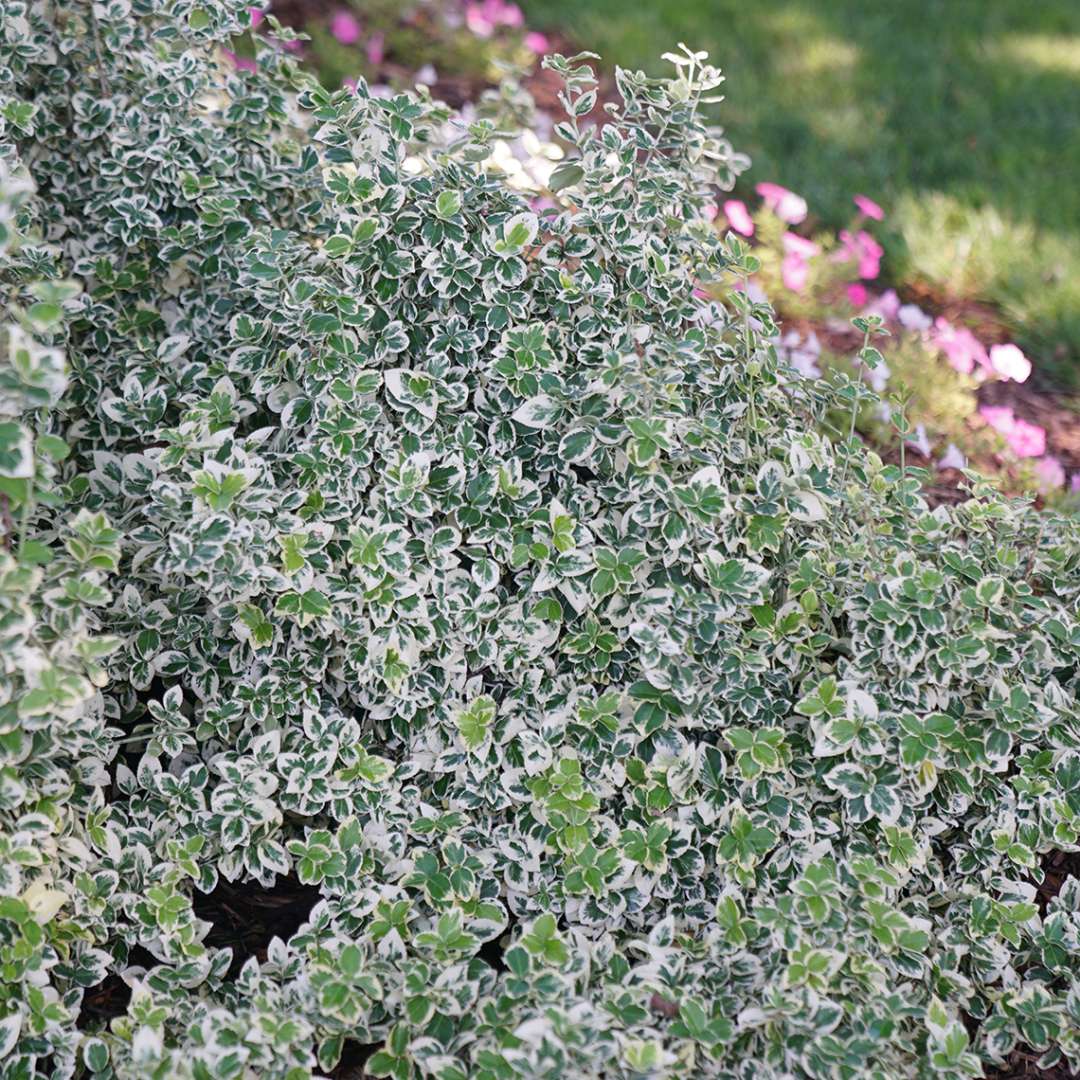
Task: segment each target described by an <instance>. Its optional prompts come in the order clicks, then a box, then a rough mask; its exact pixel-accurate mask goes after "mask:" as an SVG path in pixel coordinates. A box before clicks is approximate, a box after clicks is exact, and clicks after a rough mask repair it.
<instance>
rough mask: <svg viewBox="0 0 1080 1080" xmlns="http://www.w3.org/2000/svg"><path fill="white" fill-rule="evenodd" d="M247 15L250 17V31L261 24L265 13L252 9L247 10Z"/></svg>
mask: <svg viewBox="0 0 1080 1080" xmlns="http://www.w3.org/2000/svg"><path fill="white" fill-rule="evenodd" d="M248 14H249V15H251V26H252V29H254V28H255V27H256V26H258V25H259V23H261V22H262V20H263V15H264V14H265V12H264V11H263V9H262V8H257V7H253V8H248Z"/></svg>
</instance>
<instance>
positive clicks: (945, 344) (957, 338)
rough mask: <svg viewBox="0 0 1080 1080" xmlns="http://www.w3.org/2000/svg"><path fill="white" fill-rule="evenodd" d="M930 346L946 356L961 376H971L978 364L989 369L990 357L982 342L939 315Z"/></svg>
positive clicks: (965, 329) (962, 327)
mask: <svg viewBox="0 0 1080 1080" xmlns="http://www.w3.org/2000/svg"><path fill="white" fill-rule="evenodd" d="M930 344H931V345H933V346H934V347H935V348H937V349H939V350H940V351H941V352H943V353H944V354H945V358H946V359H947V360H948V361H949V365H950V366H951V367H952V369H953V370H954V371H959V372H960V374H961V375H970V374H971V373H972V371H974V370H975V365H976V364H978V365H980V366H981V367H983V368H989V366H990V357H989V356H988V355H987V353H986V349H985V348H983V345H982V342H980V341H979V339H978V338H977V337H975V335H974V334H973V333H972V332H971V331H970V330H968V329H967V327H965V326H953V324H952V323H951V322H949V320H948V319H946V318H944V317H943V316H941V315H939V316H938V317H937V319H936V320H935V321H934V328H933V330H931V331H930Z"/></svg>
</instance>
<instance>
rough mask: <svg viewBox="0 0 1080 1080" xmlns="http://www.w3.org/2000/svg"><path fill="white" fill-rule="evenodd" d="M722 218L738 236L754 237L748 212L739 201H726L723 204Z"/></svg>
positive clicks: (752, 225) (744, 205) (751, 220)
mask: <svg viewBox="0 0 1080 1080" xmlns="http://www.w3.org/2000/svg"><path fill="white" fill-rule="evenodd" d="M724 217H726V218H727V219H728V224H729V225H730V226H731V227H732V228H733V229H734V230H735V232H737V233H738V234H739V235H740V236H753V235H754V222H753V219H752V218H751V217H750V211H749V210H747V209H746V203H744V202H743V201H742V200H741V199H728V200H727V201H726V202H725V203H724Z"/></svg>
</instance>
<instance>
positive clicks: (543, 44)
mask: <svg viewBox="0 0 1080 1080" xmlns="http://www.w3.org/2000/svg"><path fill="white" fill-rule="evenodd" d="M524 44H525V48H526V49H528V50H529V52H531V53H535V54H536V55H537V56H543V55H544V54H545V53H546V52H547V51H548V50H549V49H550V48H551V43H550V42H549V41H548V39H547V38H546V37H545V36H544V35H543V34H541V33H540V31H539V30H530V31H529V32H528V33H527V34H526V35H525V42H524Z"/></svg>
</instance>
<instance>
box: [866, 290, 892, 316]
mask: <svg viewBox="0 0 1080 1080" xmlns="http://www.w3.org/2000/svg"><path fill="white" fill-rule="evenodd" d="M867 311H868V312H869V313H870V314H871V315H880V316H881V317H882V318H883V319H885V320H887V321H888V322H892V320H894V319H895V318H896V317H897V316H898V315H899V314H900V297H899V296H897V295H896V290H895V289H888V290H886V291H885V292H883V293H882V294H881V295H880V296H878V297H875V299H874V300H873V302H872V303H871V304H870V306H869V307H868V308H867Z"/></svg>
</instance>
